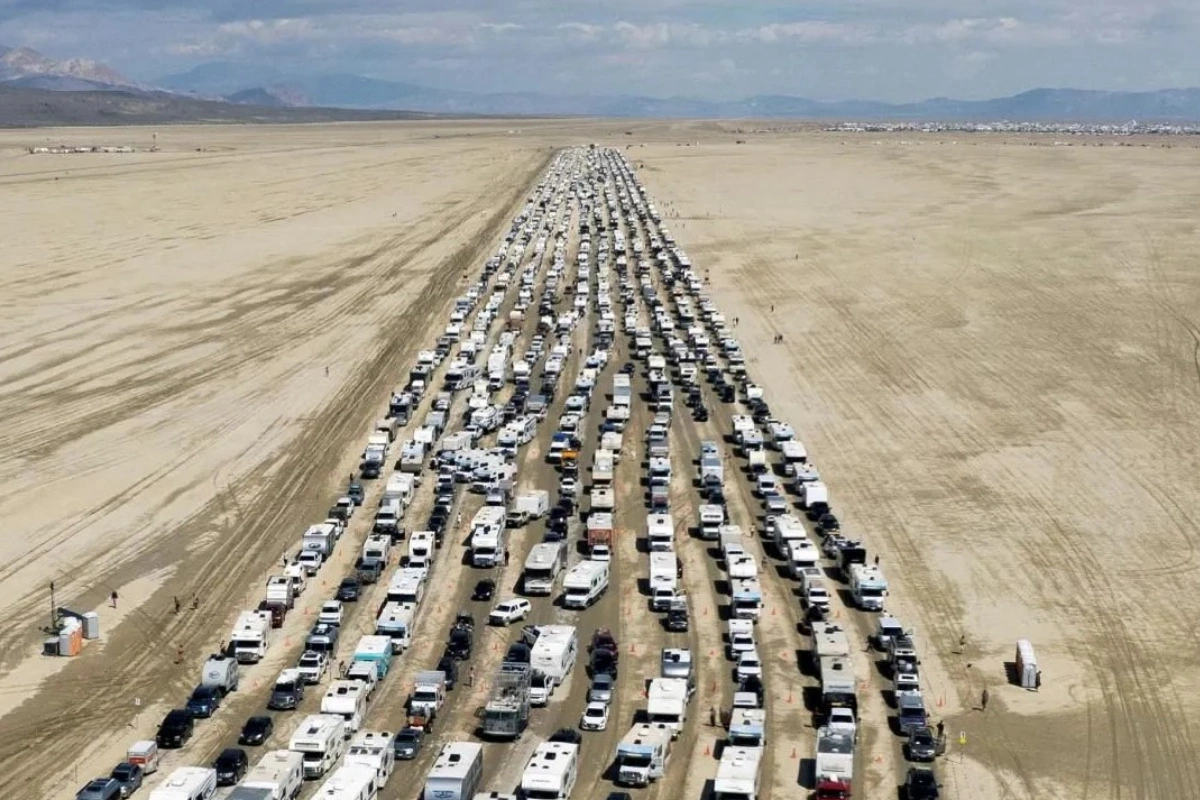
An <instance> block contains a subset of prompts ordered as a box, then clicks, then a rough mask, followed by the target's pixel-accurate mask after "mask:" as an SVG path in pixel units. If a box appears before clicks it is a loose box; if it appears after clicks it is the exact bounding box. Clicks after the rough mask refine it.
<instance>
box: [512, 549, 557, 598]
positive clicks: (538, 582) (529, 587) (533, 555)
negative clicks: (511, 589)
mask: <svg viewBox="0 0 1200 800" xmlns="http://www.w3.org/2000/svg"><path fill="white" fill-rule="evenodd" d="M566 563H567V548H566V546H565V543H563V542H539V543H538V544H535V545H534V546H533V548H532V549H530V551H529V557H528V558H526V559H525V571H524V572H523V573H522V577H521V588H522V591H523V592H524V593H525V594H528V595H537V596H546V597H548V596H549V595H551V594H553V593H554V584H555V582H556V581H557V580H558V576H559V573H561V572H562V571H563V569H564V568H565V567H566Z"/></svg>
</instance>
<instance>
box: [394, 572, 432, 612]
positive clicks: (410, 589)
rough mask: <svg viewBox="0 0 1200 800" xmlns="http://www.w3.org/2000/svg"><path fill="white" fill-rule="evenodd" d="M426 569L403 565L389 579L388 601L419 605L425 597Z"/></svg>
mask: <svg viewBox="0 0 1200 800" xmlns="http://www.w3.org/2000/svg"><path fill="white" fill-rule="evenodd" d="M425 575H426V573H425V570H423V569H420V568H419V567H402V568H401V569H398V570H396V571H395V572H393V573H392V577H391V578H389V579H388V590H387V601H388V602H389V603H405V604H408V605H411V606H414V607H415V606H418V605H420V603H421V600H423V599H424V597H425Z"/></svg>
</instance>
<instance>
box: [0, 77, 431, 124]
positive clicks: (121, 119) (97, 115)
mask: <svg viewBox="0 0 1200 800" xmlns="http://www.w3.org/2000/svg"><path fill="white" fill-rule="evenodd" d="M432 116H434V115H431V114H424V113H419V112H407V111H368V110H354V109H342V108H280V107H264V106H257V105H240V104H237V103H227V102H214V101H211V100H199V99H195V98H190V97H180V96H178V95H172V94H167V93H163V92H159V93H149V92H130V91H120V90H116V89H112V90H107V91H87V92H73V91H49V90H46V89H28V88H24V87H19V86H6V85H4V84H0V127H6V128H32V127H44V126H58V125H62V126H70V125H160V124H168V123H187V122H211V123H222V122H224V123H239V122H240V123H247V122H255V123H288V122H290V123H301V122H342V121H365V120H411V119H429V118H431V117H432Z"/></svg>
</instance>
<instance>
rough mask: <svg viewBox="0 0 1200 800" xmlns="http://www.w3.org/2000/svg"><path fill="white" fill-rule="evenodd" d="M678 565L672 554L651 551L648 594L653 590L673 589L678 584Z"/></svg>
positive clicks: (652, 592)
mask: <svg viewBox="0 0 1200 800" xmlns="http://www.w3.org/2000/svg"><path fill="white" fill-rule="evenodd" d="M678 574H679V565H678V562H677V561H676V557H675V554H674V553H671V552H667V551H661V550H660V551H653V552H651V553H650V594H651V595H653V594H654V590H655V589H671V590H673V589H674V588H675V585H676V583H677V582H678V580H679V579H678Z"/></svg>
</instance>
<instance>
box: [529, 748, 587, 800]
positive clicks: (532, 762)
mask: <svg viewBox="0 0 1200 800" xmlns="http://www.w3.org/2000/svg"><path fill="white" fill-rule="evenodd" d="M578 776H579V745H577V744H571V743H569V742H542V743H541V744H539V745H538V746H537V749H536V750H534V751H533V755H532V756H530V758H529V763H528V764H526V765H525V771H524V772H522V773H521V796H522V797H524V798H526V799H527V800H569V798H570V797H571V792H572V791H573V790H574V789H575V780H576V778H577V777H578Z"/></svg>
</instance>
